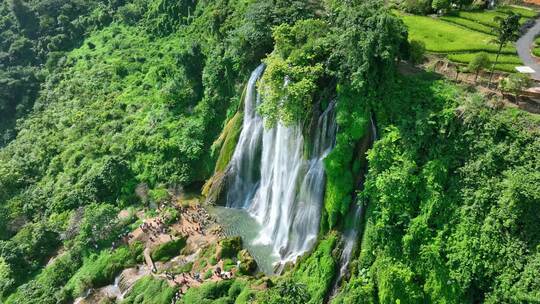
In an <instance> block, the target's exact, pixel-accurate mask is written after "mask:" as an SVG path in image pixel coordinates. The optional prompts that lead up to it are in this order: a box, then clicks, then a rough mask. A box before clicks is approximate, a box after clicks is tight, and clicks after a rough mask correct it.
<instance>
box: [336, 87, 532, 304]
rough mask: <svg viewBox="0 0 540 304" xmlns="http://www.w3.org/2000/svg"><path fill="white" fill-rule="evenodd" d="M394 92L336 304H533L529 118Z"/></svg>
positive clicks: (477, 103)
mask: <svg viewBox="0 0 540 304" xmlns="http://www.w3.org/2000/svg"><path fill="white" fill-rule="evenodd" d="M391 92H392V93H390V94H388V95H387V96H386V97H385V101H386V104H387V107H385V108H384V109H381V110H379V111H378V115H377V117H378V121H379V126H380V127H383V128H384V132H383V136H382V138H381V140H380V141H378V142H377V143H376V144H375V146H374V148H373V150H372V151H371V152H370V153H369V157H368V158H369V167H370V171H369V174H368V176H367V180H366V184H365V190H364V191H363V192H362V198H363V201H364V202H365V203H366V204H368V206H369V207H368V212H367V215H366V219H367V226H366V230H365V233H364V237H363V241H362V244H361V248H362V251H361V254H360V256H359V260H358V264H357V270H356V271H355V272H354V273H355V274H354V276H353V278H352V279H351V280H350V282H349V283H348V284H347V285H346V286H345V287H344V289H343V293H342V294H341V295H340V296H339V297H338V298H337V299H336V300H335V302H336V303H374V302H382V303H395V302H396V301H397V300H400V301H401V302H402V303H424V302H430V303H475V302H485V303H501V302H505V303H523V302H531V301H532V302H534V301H538V300H539V298H538V290H539V288H540V286H539V285H538V281H536V282H535V281H533V280H531V278H530V273H531V271H532V267H535V266H534V265H536V264H537V263H538V260H537V259H538V250H539V248H540V247H539V244H540V238H539V236H540V230H539V229H538V226H537V225H534V224H532V223H536V222H538V220H539V218H538V212H536V211H533V210H535V209H537V208H538V205H537V202H538V199H539V198H538V191H537V190H535V189H537V186H535V185H537V184H538V181H539V178H540V175H539V174H538V172H540V171H539V170H538V169H539V168H538V164H540V162H539V160H538V155H539V154H538V151H539V149H540V141H539V140H538V132H539V129H538V119H535V118H533V117H531V116H530V115H527V114H525V113H521V112H519V111H515V110H502V111H499V112H497V111H495V110H491V109H490V108H488V107H487V106H486V105H485V99H484V98H483V97H481V96H478V95H474V94H468V93H465V92H462V91H460V90H459V89H457V88H456V87H453V86H451V85H448V84H445V83H444V82H441V81H432V80H421V79H411V78H402V79H400V80H399V81H398V82H396V83H395V86H394V89H393V90H392V91H391Z"/></svg>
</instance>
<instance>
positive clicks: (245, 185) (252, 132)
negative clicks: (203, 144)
mask: <svg viewBox="0 0 540 304" xmlns="http://www.w3.org/2000/svg"><path fill="white" fill-rule="evenodd" d="M264 68H265V67H264V65H263V64H261V65H260V66H259V67H257V69H256V70H255V71H253V73H252V74H251V77H250V78H249V82H248V85H247V89H246V96H245V99H244V121H243V125H242V132H241V133H240V137H239V139H238V144H237V145H236V149H235V150H234V154H233V157H232V159H231V162H230V167H229V170H230V171H229V172H230V174H231V175H230V176H232V181H231V182H230V186H229V191H228V192H227V207H230V208H245V207H247V206H248V205H249V204H250V201H251V200H252V199H253V196H254V195H255V191H256V190H257V188H258V184H259V179H260V172H258V168H257V164H258V163H259V161H260V152H261V143H262V134H263V129H264V125H263V119H262V117H261V116H259V115H258V114H257V112H256V110H257V106H258V105H259V104H260V103H261V96H260V95H259V94H258V92H257V81H258V80H259V78H260V77H261V75H262V73H263V72H264Z"/></svg>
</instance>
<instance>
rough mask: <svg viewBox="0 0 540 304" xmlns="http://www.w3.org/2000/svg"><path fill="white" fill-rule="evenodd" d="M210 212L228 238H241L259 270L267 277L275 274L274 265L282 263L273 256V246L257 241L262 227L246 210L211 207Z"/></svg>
mask: <svg viewBox="0 0 540 304" xmlns="http://www.w3.org/2000/svg"><path fill="white" fill-rule="evenodd" d="M209 212H210V213H211V214H213V215H214V216H215V217H216V218H217V220H218V222H219V224H220V225H221V226H222V227H223V230H224V232H225V234H226V235H227V236H240V237H241V238H242V242H243V244H244V248H246V249H247V250H248V251H249V253H250V254H251V255H252V256H253V258H254V259H255V261H256V262H257V265H258V267H259V270H260V271H262V272H264V273H265V274H267V275H271V274H273V273H274V264H275V263H278V262H279V261H280V259H279V257H278V256H276V255H275V254H273V247H272V245H262V244H260V243H257V242H256V240H257V238H258V236H259V233H260V231H261V230H262V226H261V225H260V224H259V223H258V222H257V220H255V219H254V218H253V217H252V216H251V215H250V214H249V213H248V212H247V211H246V210H244V209H235V208H227V207H218V206H216V207H211V208H209Z"/></svg>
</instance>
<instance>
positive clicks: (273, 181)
mask: <svg viewBox="0 0 540 304" xmlns="http://www.w3.org/2000/svg"><path fill="white" fill-rule="evenodd" d="M263 69H264V68H263V67H259V68H257V70H255V71H254V72H253V74H252V75H251V78H250V81H249V83H248V87H247V93H246V98H245V100H244V127H243V129H242V132H241V134H240V138H239V141H238V145H237V146H236V150H235V151H234V154H233V158H232V160H231V166H230V171H229V174H230V176H231V180H230V182H229V185H230V186H229V189H228V192H227V207H230V208H243V209H246V210H247V211H248V212H249V214H250V215H251V216H252V217H254V218H255V219H256V220H257V221H258V222H259V223H260V224H261V226H262V229H261V231H260V232H259V234H258V237H257V238H256V239H255V241H254V242H255V243H257V244H263V245H271V246H272V248H273V253H274V255H275V256H277V257H279V259H280V261H281V263H282V264H283V263H284V262H287V261H293V260H295V259H296V258H297V257H298V256H299V255H301V254H302V253H304V252H306V251H307V250H309V249H311V247H312V246H313V245H314V243H315V241H316V239H317V234H318V229H319V222H320V217H321V208H322V203H323V197H324V185H325V174H324V167H323V159H324V158H325V157H326V155H327V154H328V153H329V152H330V150H331V149H332V147H333V145H334V141H335V134H336V128H337V127H336V123H335V110H334V105H335V103H334V102H332V103H331V104H330V105H329V106H328V109H327V110H326V111H324V112H323V113H322V114H321V115H320V117H319V119H318V121H317V126H316V129H315V134H314V140H313V147H311V149H310V150H311V151H310V153H309V156H308V157H307V158H306V156H305V154H307V153H304V137H303V134H302V128H301V126H300V124H295V125H292V126H285V125H283V124H281V123H279V122H278V123H277V125H276V126H275V127H274V128H272V129H265V128H264V119H263V118H262V117H260V116H259V115H258V114H257V113H256V107H257V106H258V105H259V104H260V103H261V98H260V95H259V94H257V90H256V87H255V84H256V81H257V79H259V78H260V76H261V75H262V72H263Z"/></svg>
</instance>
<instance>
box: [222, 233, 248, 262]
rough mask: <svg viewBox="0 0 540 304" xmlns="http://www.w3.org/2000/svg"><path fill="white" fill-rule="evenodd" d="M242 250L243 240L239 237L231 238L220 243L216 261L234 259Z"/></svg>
mask: <svg viewBox="0 0 540 304" xmlns="http://www.w3.org/2000/svg"><path fill="white" fill-rule="evenodd" d="M240 250H242V238H241V237H239V236H235V237H229V238H226V239H223V240H221V241H220V242H219V246H218V248H217V250H216V259H217V260H221V259H226V258H234V257H236V255H237V254H238V252H240Z"/></svg>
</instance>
